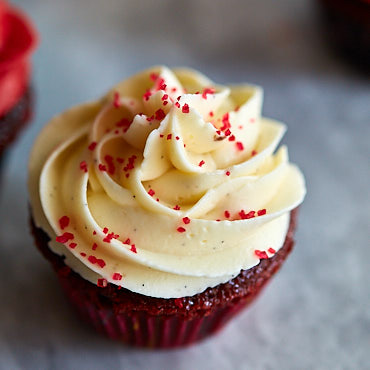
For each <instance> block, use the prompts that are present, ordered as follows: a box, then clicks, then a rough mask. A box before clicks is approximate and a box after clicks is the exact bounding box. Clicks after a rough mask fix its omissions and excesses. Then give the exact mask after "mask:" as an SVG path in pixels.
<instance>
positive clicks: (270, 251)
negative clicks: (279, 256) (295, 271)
mask: <svg viewBox="0 0 370 370" xmlns="http://www.w3.org/2000/svg"><path fill="white" fill-rule="evenodd" d="M267 250H268V252H269V253H272V254H275V253H276V250H275V249H274V248H271V247H270V248H269V249H267Z"/></svg>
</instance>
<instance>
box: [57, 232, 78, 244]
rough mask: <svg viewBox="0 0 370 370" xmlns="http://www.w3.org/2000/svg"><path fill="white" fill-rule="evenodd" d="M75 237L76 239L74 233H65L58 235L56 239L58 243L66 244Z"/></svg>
mask: <svg viewBox="0 0 370 370" xmlns="http://www.w3.org/2000/svg"><path fill="white" fill-rule="evenodd" d="M73 239H74V235H73V234H72V233H64V234H63V235H60V236H57V237H56V238H55V241H57V242H58V243H62V244H65V243H67V242H68V241H69V240H73Z"/></svg>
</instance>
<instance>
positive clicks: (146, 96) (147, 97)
mask: <svg viewBox="0 0 370 370" xmlns="http://www.w3.org/2000/svg"><path fill="white" fill-rule="evenodd" d="M151 96H152V93H151V91H150V90H146V92H145V94H144V95H143V99H144V100H146V101H148V100H149V98H150V97H151Z"/></svg>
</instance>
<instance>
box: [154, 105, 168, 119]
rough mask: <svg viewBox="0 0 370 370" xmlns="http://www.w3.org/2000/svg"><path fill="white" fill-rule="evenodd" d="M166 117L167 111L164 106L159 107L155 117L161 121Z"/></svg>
mask: <svg viewBox="0 0 370 370" xmlns="http://www.w3.org/2000/svg"><path fill="white" fill-rule="evenodd" d="M164 117H166V113H164V111H163V109H162V108H159V109H158V110H157V111H156V112H155V119H157V120H159V121H161V120H162V119H163V118H164Z"/></svg>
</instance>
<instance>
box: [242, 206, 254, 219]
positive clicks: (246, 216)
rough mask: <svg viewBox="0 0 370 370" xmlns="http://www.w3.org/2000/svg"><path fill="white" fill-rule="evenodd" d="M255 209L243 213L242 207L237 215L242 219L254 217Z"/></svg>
mask: <svg viewBox="0 0 370 370" xmlns="http://www.w3.org/2000/svg"><path fill="white" fill-rule="evenodd" d="M255 213H256V212H255V211H250V212H248V213H245V212H244V210H243V209H242V210H241V211H240V212H239V216H240V218H241V219H242V220H247V219H249V218H253V217H255Z"/></svg>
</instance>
